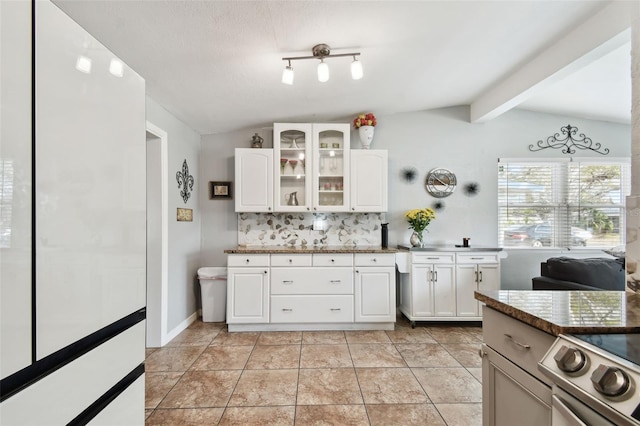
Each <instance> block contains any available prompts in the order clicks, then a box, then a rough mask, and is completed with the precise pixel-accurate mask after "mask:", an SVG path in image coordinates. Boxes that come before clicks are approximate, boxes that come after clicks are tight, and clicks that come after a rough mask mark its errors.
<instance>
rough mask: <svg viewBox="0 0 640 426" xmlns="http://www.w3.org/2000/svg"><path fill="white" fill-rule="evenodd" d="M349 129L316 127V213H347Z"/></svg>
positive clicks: (314, 126) (314, 203) (332, 125)
mask: <svg viewBox="0 0 640 426" xmlns="http://www.w3.org/2000/svg"><path fill="white" fill-rule="evenodd" d="M349 132H350V125H349V124H347V123H344V124H335V123H334V124H314V125H313V145H314V154H315V155H314V167H313V190H314V201H313V210H314V211H348V209H349V153H350V134H349Z"/></svg>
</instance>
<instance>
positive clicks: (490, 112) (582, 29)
mask: <svg viewBox="0 0 640 426" xmlns="http://www.w3.org/2000/svg"><path fill="white" fill-rule="evenodd" d="M635 19H640V2H636V1H614V2H611V3H610V4H609V5H608V6H606V7H605V8H604V9H602V10H601V11H600V12H598V13H597V14H595V15H594V16H592V17H591V18H589V19H587V20H586V21H584V22H583V23H582V24H581V25H579V26H578V27H576V28H575V29H574V30H572V31H571V32H570V33H568V34H567V35H565V36H564V37H563V38H561V39H560V40H559V41H558V42H557V43H555V44H554V45H553V46H550V47H549V48H548V49H546V50H544V51H543V52H541V53H540V54H538V55H537V56H536V57H535V58H533V60H531V61H530V62H529V63H527V64H525V65H524V66H522V67H521V68H519V69H517V70H515V71H514V72H513V73H512V74H511V75H509V76H507V77H506V78H504V79H503V80H502V81H500V82H499V83H498V84H496V85H495V86H493V87H491V88H490V89H489V90H488V91H486V92H484V93H483V94H482V95H480V97H478V99H476V100H475V101H474V102H473V103H472V104H471V108H470V121H471V122H472V123H480V122H484V121H487V120H491V119H493V118H496V117H497V116H499V115H501V114H503V113H505V112H507V111H508V110H510V109H512V108H514V107H516V106H517V105H519V104H520V103H521V102H523V101H525V100H527V99H528V98H530V97H532V96H534V95H537V94H538V93H540V92H541V91H542V90H544V89H546V88H547V87H549V86H551V85H553V84H554V83H556V82H557V81H560V80H562V79H563V78H565V77H566V76H568V75H570V74H572V73H573V72H575V71H577V70H579V69H581V68H583V67H584V66H586V65H588V64H590V63H591V62H593V61H595V60H597V59H599V58H601V57H603V56H604V55H606V54H607V53H609V52H612V51H613V50H615V49H617V48H618V47H620V46H622V45H623V44H624V43H627V42H628V41H629V35H628V31H627V30H628V28H630V27H631V22H633V21H634V20H635Z"/></svg>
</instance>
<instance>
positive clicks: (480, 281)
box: [478, 271, 482, 283]
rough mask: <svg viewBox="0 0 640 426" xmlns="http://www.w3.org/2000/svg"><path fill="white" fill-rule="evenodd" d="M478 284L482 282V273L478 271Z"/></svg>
mask: <svg viewBox="0 0 640 426" xmlns="http://www.w3.org/2000/svg"><path fill="white" fill-rule="evenodd" d="M478 282H479V283H481V282H482V271H480V280H479V281H478Z"/></svg>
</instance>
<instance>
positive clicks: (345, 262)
mask: <svg viewBox="0 0 640 426" xmlns="http://www.w3.org/2000/svg"><path fill="white" fill-rule="evenodd" d="M313 266H353V255H352V254H330V253H327V254H314V255H313Z"/></svg>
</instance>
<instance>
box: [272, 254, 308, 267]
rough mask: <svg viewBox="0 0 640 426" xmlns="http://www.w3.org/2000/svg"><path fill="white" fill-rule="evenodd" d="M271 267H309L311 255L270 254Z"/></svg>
mask: <svg viewBox="0 0 640 426" xmlns="http://www.w3.org/2000/svg"><path fill="white" fill-rule="evenodd" d="M271 266H311V254H272V255H271Z"/></svg>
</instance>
